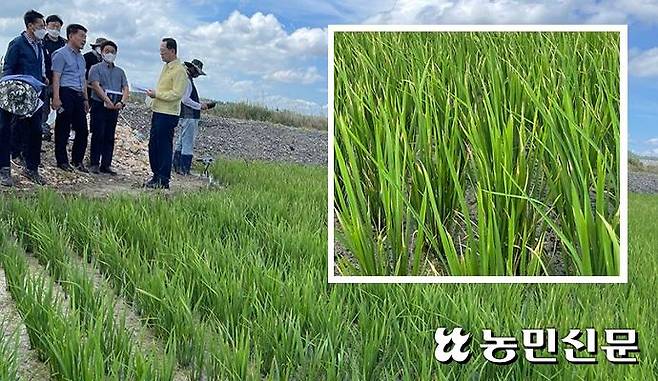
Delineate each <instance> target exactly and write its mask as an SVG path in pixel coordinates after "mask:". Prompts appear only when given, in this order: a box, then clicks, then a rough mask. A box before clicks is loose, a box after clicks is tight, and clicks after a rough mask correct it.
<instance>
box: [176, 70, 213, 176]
mask: <svg viewBox="0 0 658 381" xmlns="http://www.w3.org/2000/svg"><path fill="white" fill-rule="evenodd" d="M185 66H186V67H187V88H186V89H185V93H184V94H183V101H182V104H181V111H180V121H179V122H178V126H179V127H180V128H181V130H180V133H179V134H178V140H177V141H176V150H175V151H174V159H173V167H174V171H176V173H178V174H180V175H189V174H190V167H191V166H192V157H193V154H194V135H195V133H196V130H197V127H198V126H199V119H201V110H207V109H208V108H209V104H207V103H200V102H199V93H198V92H197V89H196V86H195V85H194V78H197V77H199V76H200V75H206V73H204V72H203V62H201V61H199V60H197V59H193V60H192V62H185ZM211 105H214V104H211Z"/></svg>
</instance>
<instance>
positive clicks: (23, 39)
mask: <svg viewBox="0 0 658 381" xmlns="http://www.w3.org/2000/svg"><path fill="white" fill-rule="evenodd" d="M23 21H24V23H25V31H24V32H23V33H21V35H20V36H18V37H16V38H14V39H13V40H12V41H11V42H10V43H9V46H8V48H7V53H6V54H5V57H4V62H3V67H2V77H7V76H14V75H16V76H24V77H25V76H27V77H29V78H31V79H32V80H33V81H35V83H36V84H37V85H38V86H40V85H43V84H47V81H48V80H47V78H46V66H45V62H44V54H43V47H42V45H41V42H40V40H42V39H43V38H44V37H45V35H46V23H45V21H44V19H43V15H42V14H40V13H39V12H37V11H34V10H30V11H27V12H26V13H25V15H24V16H23ZM39 90H41V89H39ZM42 107H43V106H42ZM39 111H40V110H39ZM14 118H15V116H14V115H13V114H12V113H10V112H8V111H5V110H4V109H3V110H0V185H2V186H7V187H10V186H12V185H13V184H14V182H13V179H12V178H11V163H10V161H9V156H10V150H11V147H10V142H11V140H12V139H11V135H12V131H11V121H12V119H14ZM16 118H17V117H16ZM15 121H16V123H17V124H20V127H21V129H22V130H23V134H22V137H23V138H24V147H23V154H24V157H25V168H24V169H23V175H24V176H25V177H27V178H28V179H29V180H31V181H33V182H34V183H36V184H39V185H44V184H45V183H46V182H45V180H44V179H43V177H41V175H40V174H39V164H40V163H41V112H35V113H34V115H31V116H29V117H27V118H19V119H15Z"/></svg>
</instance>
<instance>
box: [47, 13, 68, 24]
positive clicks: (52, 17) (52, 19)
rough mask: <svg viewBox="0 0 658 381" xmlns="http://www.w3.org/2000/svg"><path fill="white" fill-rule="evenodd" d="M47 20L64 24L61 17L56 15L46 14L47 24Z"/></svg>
mask: <svg viewBox="0 0 658 381" xmlns="http://www.w3.org/2000/svg"><path fill="white" fill-rule="evenodd" d="M49 22H58V23H60V24H61V25H64V21H62V19H61V18H60V17H59V16H57V15H50V16H48V18H46V24H48V23H49Z"/></svg>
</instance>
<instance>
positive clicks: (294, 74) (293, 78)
mask: <svg viewBox="0 0 658 381" xmlns="http://www.w3.org/2000/svg"><path fill="white" fill-rule="evenodd" d="M263 78H264V79H268V80H272V81H277V82H284V83H301V84H304V85H307V84H310V83H315V82H317V81H319V80H321V79H322V75H320V73H319V72H318V69H317V68H316V67H315V66H311V67H309V68H307V69H301V70H294V69H293V70H277V71H275V72H273V73H268V74H266V75H264V76H263Z"/></svg>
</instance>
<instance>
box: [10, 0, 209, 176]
mask: <svg viewBox="0 0 658 381" xmlns="http://www.w3.org/2000/svg"><path fill="white" fill-rule="evenodd" d="M23 19H24V23H25V30H24V31H23V32H22V33H21V34H20V35H19V36H17V37H16V38H14V39H13V40H12V41H11V42H10V43H9V46H8V48H7V53H6V54H5V56H4V64H3V67H2V76H1V77H0V84H2V82H3V81H11V82H13V83H18V85H16V86H19V87H20V86H21V85H25V84H29V85H30V86H32V87H33V88H34V90H36V92H37V93H38V96H39V99H40V102H39V103H38V105H37V106H36V107H35V110H33V111H32V112H28V113H22V112H21V113H19V112H17V111H12V110H15V109H16V107H15V105H14V107H13V108H12V107H3V102H0V185H2V186H6V187H10V186H13V184H14V181H13V178H12V175H11V160H12V158H13V159H14V160H15V162H18V163H20V165H21V166H22V167H23V171H22V175H23V176H25V177H26V178H28V179H29V180H31V181H32V182H34V183H36V184H40V185H45V184H46V181H45V179H44V178H43V177H42V176H41V174H40V173H39V166H40V164H41V152H42V151H41V142H42V140H50V139H51V136H52V133H51V132H50V125H49V124H48V123H47V120H48V117H49V115H50V112H51V109H52V110H54V112H56V115H57V116H56V120H55V127H54V140H55V159H56V161H57V167H58V168H59V169H61V170H63V171H67V172H75V171H78V172H83V173H89V172H92V173H95V174H100V173H104V174H109V175H116V174H117V172H116V171H115V170H114V169H113V168H112V157H113V152H114V141H115V132H116V125H117V122H118V117H119V113H120V111H121V110H122V109H123V108H124V107H125V106H126V103H127V102H128V98H129V95H130V92H129V86H128V81H127V78H126V73H125V71H124V70H123V69H121V68H120V67H118V66H117V65H116V64H115V59H116V57H117V52H118V49H119V48H118V46H117V44H116V43H115V42H114V41H111V40H108V39H104V38H98V39H97V40H96V41H95V42H94V43H93V44H91V47H92V51H91V52H88V53H86V54H84V55H83V54H82V49H83V47H84V45H85V44H86V39H87V29H86V28H85V27H84V26H82V25H80V24H69V25H68V26H67V27H66V39H64V38H63V37H62V36H60V33H61V29H62V27H63V25H64V22H63V21H62V19H61V18H60V17H59V16H57V15H50V16H48V17H45V18H44V16H43V15H42V14H40V13H39V12H37V11H34V10H30V11H28V12H26V13H25V15H24V17H23ZM177 54H178V47H177V43H176V40H174V39H173V38H163V39H162V41H161V43H160V57H161V58H162V60H163V61H164V62H165V64H164V67H163V68H162V72H161V74H160V78H159V80H158V82H157V85H156V87H155V89H148V90H146V95H147V96H148V97H150V98H151V99H152V102H151V108H152V112H153V113H152V118H151V130H150V140H149V146H148V151H149V152H148V154H149V155H148V156H149V163H150V167H151V172H152V177H151V179H149V180H148V181H146V182H145V183H144V186H145V187H147V188H153V189H158V188H165V189H168V188H169V183H170V179H171V170H172V166H173V168H174V170H175V171H176V172H178V173H180V174H189V173H190V167H191V165H192V157H193V156H192V155H193V145H194V136H195V133H196V130H197V127H198V122H199V119H200V115H201V110H206V109H208V108H211V107H213V106H214V103H203V102H200V100H199V94H198V91H197V89H196V86H195V84H194V79H195V78H197V77H199V76H201V75H205V73H204V71H203V63H202V62H201V61H200V60H197V59H194V60H192V61H191V62H185V63H181V61H180V60H179V59H178V56H177ZM6 83H9V82H6ZM6 83H5V84H6ZM11 89H12V87H11V86H1V87H0V99H7V98H9V96H10V95H12V94H10V93H12V92H13V91H12V90H11ZM3 92H4V93H3ZM13 93H14V94H13V95H14V96H15V92H13ZM3 97H4V98H3ZM19 99H22V98H19ZM24 114H25V115H24ZM87 114H90V118H89V127H90V128H89V130H88V128H87ZM177 126H180V127H181V132H180V133H179V138H178V141H177V143H176V149H175V152H174V145H173V137H174V132H175V129H176V127H177ZM71 131H73V134H74V137H73V138H72V139H73V145H72V147H71V156H70V160H69V155H68V151H67V145H68V142H69V139H70V136H71ZM89 131H90V132H91V139H90V140H91V141H90V144H89V145H90V147H89V161H88V163H89V165H88V166H86V165H85V164H84V158H85V153H86V151H87V145H88V137H89Z"/></svg>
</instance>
